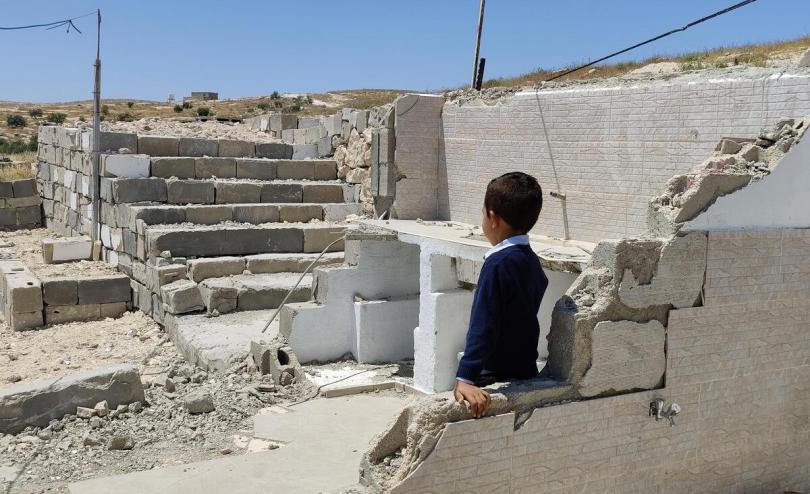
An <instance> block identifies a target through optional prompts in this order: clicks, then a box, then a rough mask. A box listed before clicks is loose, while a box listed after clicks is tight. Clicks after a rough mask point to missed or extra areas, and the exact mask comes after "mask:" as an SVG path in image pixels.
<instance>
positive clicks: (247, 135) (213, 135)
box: [102, 118, 279, 142]
mask: <svg viewBox="0 0 810 494" xmlns="http://www.w3.org/2000/svg"><path fill="white" fill-rule="evenodd" d="M102 130H105V131H113V132H132V133H136V134H142V135H161V136H172V137H198V138H204V139H237V140H242V141H253V142H278V141H279V140H278V139H276V138H273V137H271V136H270V134H268V133H267V132H259V131H255V130H250V128H249V127H248V126H246V125H243V124H240V123H231V122H217V121H212V120H208V121H194V122H184V121H179V120H171V119H164V118H142V119H140V120H135V121H132V122H105V123H103V124H102Z"/></svg>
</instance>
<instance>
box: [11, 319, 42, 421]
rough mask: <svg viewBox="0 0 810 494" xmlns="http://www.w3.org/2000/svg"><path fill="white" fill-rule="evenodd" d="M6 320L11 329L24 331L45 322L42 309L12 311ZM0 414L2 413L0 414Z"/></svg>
mask: <svg viewBox="0 0 810 494" xmlns="http://www.w3.org/2000/svg"><path fill="white" fill-rule="evenodd" d="M6 322H7V323H8V326H9V327H10V328H11V330H12V331H24V330H26V329H34V328H39V327H42V326H44V324H45V323H44V320H43V318H42V310H37V311H33V312H22V313H16V312H14V313H11V314H9V315H8V320H7V321H6ZM0 393H1V391H0ZM0 416H2V415H1V414H0ZM0 420H1V419H0Z"/></svg>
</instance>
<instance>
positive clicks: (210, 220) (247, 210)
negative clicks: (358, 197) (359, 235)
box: [117, 203, 362, 231]
mask: <svg viewBox="0 0 810 494" xmlns="http://www.w3.org/2000/svg"><path fill="white" fill-rule="evenodd" d="M117 208H119V209H122V208H123V209H125V211H121V215H122V218H123V219H122V220H121V221H122V224H125V225H128V226H129V228H130V230H133V231H136V230H137V221H138V220H143V221H144V223H145V224H146V225H160V224H177V223H194V224H198V225H213V224H215V223H222V222H225V221H233V222H236V223H250V224H253V225H259V224H263V223H284V222H288V223H306V222H309V221H312V220H319V221H327V222H331V223H334V222H340V221H344V220H345V219H346V218H347V217H348V216H349V215H359V214H361V213H362V207H361V205H360V204H358V203H330V204H316V203H247V204H221V205H217V204H195V205H182V206H181V205H168V204H155V205H141V204H120V205H118V206H117Z"/></svg>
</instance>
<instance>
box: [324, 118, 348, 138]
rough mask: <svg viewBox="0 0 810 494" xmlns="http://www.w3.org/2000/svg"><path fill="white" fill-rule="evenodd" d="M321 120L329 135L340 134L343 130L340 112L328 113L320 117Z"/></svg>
mask: <svg viewBox="0 0 810 494" xmlns="http://www.w3.org/2000/svg"><path fill="white" fill-rule="evenodd" d="M321 121H322V123H323V126H324V127H325V128H326V132H327V134H328V135H329V137H332V136H333V135H335V134H340V133H341V132H342V130H343V127H342V125H343V119H342V116H341V114H340V113H336V114H334V115H329V116H328V117H322V118H321Z"/></svg>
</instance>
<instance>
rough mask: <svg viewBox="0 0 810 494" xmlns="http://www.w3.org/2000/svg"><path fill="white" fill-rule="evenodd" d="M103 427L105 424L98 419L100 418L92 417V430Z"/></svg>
mask: <svg viewBox="0 0 810 494" xmlns="http://www.w3.org/2000/svg"><path fill="white" fill-rule="evenodd" d="M102 425H103V423H102V422H101V419H100V418H98V417H90V428H91V429H101V426H102Z"/></svg>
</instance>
